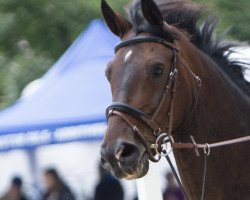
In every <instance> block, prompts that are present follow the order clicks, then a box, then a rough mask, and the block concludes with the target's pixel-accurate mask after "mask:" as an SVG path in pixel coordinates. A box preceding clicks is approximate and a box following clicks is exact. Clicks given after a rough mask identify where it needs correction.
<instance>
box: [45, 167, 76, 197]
mask: <svg viewBox="0 0 250 200" xmlns="http://www.w3.org/2000/svg"><path fill="white" fill-rule="evenodd" d="M44 183H45V187H46V191H45V193H44V196H43V200H75V197H74V195H73V194H72V192H71V191H70V189H69V187H68V186H67V185H66V184H65V183H64V182H63V180H62V179H61V178H60V177H59V175H58V173H57V171H56V170H55V169H53V168H50V169H47V170H45V171H44Z"/></svg>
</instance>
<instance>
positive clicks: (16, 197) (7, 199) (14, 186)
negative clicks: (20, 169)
mask: <svg viewBox="0 0 250 200" xmlns="http://www.w3.org/2000/svg"><path fill="white" fill-rule="evenodd" d="M22 185H23V181H22V179H21V178H20V177H18V176H16V177H14V178H13V179H12V181H11V187H10V189H9V191H8V192H7V193H6V194H5V195H4V196H3V197H1V198H0V200H27V198H26V197H25V196H24V194H23V193H22Z"/></svg>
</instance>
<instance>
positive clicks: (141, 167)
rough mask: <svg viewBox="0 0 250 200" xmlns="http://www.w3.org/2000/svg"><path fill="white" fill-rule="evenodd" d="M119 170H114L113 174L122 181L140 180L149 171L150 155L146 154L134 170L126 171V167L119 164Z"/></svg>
mask: <svg viewBox="0 0 250 200" xmlns="http://www.w3.org/2000/svg"><path fill="white" fill-rule="evenodd" d="M118 166H119V168H118V169H117V170H113V174H114V175H115V176H116V177H117V178H120V179H126V180H133V179H138V178H141V177H143V176H145V175H146V174H147V172H148V170H149V161H148V155H147V153H144V154H143V155H142V157H141V159H140V161H138V162H137V165H136V167H135V168H133V170H129V172H128V170H126V167H122V165H120V164H119V163H118Z"/></svg>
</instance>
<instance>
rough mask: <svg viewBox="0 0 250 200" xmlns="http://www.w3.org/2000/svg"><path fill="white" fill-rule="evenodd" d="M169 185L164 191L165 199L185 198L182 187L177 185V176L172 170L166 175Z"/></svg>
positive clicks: (176, 199)
mask: <svg viewBox="0 0 250 200" xmlns="http://www.w3.org/2000/svg"><path fill="white" fill-rule="evenodd" d="M166 179H167V183H168V186H167V188H166V190H165V191H164V193H163V199H164V200H184V195H183V194H182V191H181V189H180V188H179V187H178V186H177V185H176V182H175V178H174V175H173V173H172V172H168V173H167V175H166Z"/></svg>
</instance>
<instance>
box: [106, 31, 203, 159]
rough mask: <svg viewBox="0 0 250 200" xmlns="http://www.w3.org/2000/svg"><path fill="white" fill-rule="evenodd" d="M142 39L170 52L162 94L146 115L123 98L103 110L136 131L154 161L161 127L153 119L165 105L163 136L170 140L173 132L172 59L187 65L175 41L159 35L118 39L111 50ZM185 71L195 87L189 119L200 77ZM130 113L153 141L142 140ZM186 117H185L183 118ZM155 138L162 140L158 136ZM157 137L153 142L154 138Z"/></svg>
mask: <svg viewBox="0 0 250 200" xmlns="http://www.w3.org/2000/svg"><path fill="white" fill-rule="evenodd" d="M143 42H154V43H159V44H161V45H163V46H165V47H167V48H170V49H171V50H172V52H173V57H172V62H171V65H170V71H169V75H168V78H167V81H166V86H165V90H164V93H163V95H162V98H161V101H160V103H159V105H158V107H157V108H156V110H155V111H154V113H153V114H152V116H149V115H148V114H146V113H145V112H143V111H141V110H139V109H137V108H135V107H133V106H131V105H128V104H125V103H123V102H113V103H112V104H111V105H110V106H109V107H108V108H107V110H106V116H107V119H108V118H109V117H110V116H112V115H118V116H120V117H121V118H122V119H123V120H124V121H125V122H126V123H127V124H128V125H129V126H130V127H131V128H132V129H133V131H134V133H135V134H137V135H138V136H139V137H140V138H141V140H142V141H143V143H144V145H145V147H146V151H147V152H148V154H149V159H150V160H151V161H153V162H157V161H159V159H160V156H158V157H157V158H156V157H155V155H156V154H159V153H160V152H161V145H159V144H157V143H156V141H157V138H159V136H161V135H162V130H163V128H161V127H160V126H159V125H158V123H157V122H156V119H157V117H158V116H159V113H160V112H162V110H166V108H169V110H166V111H167V112H168V115H169V120H168V124H167V129H168V131H167V136H168V138H169V139H170V140H171V141H170V142H172V143H173V142H174V140H173V136H172V132H173V109H174V97H175V93H176V85H177V78H178V69H177V68H176V60H177V58H179V60H180V62H181V63H182V64H183V65H184V66H185V67H186V68H188V67H187V65H185V64H184V62H183V60H182V59H180V56H179V55H178V52H179V50H178V47H177V46H176V44H175V43H170V42H168V41H166V40H165V39H163V38H160V37H138V36H136V37H133V38H131V39H129V40H125V41H122V42H121V43H119V44H118V45H117V46H116V47H115V52H117V51H118V50H119V49H120V48H122V47H125V46H129V45H133V44H137V43H143ZM188 71H189V72H190V74H191V76H192V77H193V78H194V79H195V81H196V87H195V100H194V103H193V107H192V109H191V112H190V114H189V117H188V118H187V119H189V118H190V117H191V114H192V113H193V112H194V110H195V107H196V106H197V102H198V97H199V91H200V87H201V80H200V78H199V77H198V76H196V75H195V74H194V73H193V72H192V71H191V69H190V68H188ZM131 117H133V118H135V119H136V120H138V121H140V122H141V123H142V124H143V125H145V126H146V127H147V128H148V129H149V130H150V132H152V134H153V136H154V137H153V138H155V141H149V140H146V139H145V137H144V136H143V134H142V131H141V130H140V129H139V128H138V127H137V126H136V125H134V124H133V123H132V122H131V120H130V118H131ZM186 121H187V120H186ZM158 141H159V142H162V141H160V140H159V139H158ZM158 141H157V142H158Z"/></svg>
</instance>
